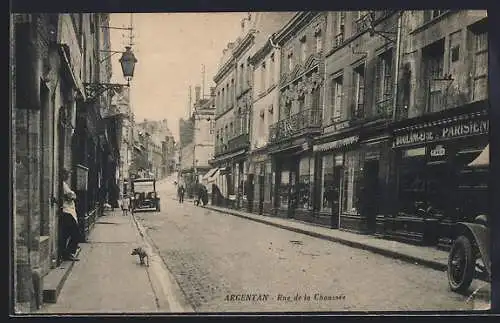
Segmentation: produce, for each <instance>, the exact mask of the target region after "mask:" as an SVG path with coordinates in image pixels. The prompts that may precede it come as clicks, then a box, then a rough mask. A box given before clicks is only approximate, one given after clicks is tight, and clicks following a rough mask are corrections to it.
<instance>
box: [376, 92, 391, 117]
mask: <svg viewBox="0 0 500 323" xmlns="http://www.w3.org/2000/svg"><path fill="white" fill-rule="evenodd" d="M392 104H393V100H392V96H389V97H385V98H383V99H381V100H378V101H377V102H376V103H375V115H376V116H378V117H384V118H388V117H392Z"/></svg>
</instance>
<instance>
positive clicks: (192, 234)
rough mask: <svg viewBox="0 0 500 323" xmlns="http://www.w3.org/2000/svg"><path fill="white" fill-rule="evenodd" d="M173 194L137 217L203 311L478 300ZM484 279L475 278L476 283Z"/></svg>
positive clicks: (455, 306) (430, 276)
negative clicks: (159, 207) (158, 207)
mask: <svg viewBox="0 0 500 323" xmlns="http://www.w3.org/2000/svg"><path fill="white" fill-rule="evenodd" d="M172 194H173V191H172V190H171V189H168V190H166V191H164V192H163V194H162V212H161V213H154V212H153V213H137V214H136V218H137V219H138V220H139V222H140V223H141V224H142V225H143V226H144V227H145V228H146V229H147V234H148V236H149V237H150V238H151V239H152V241H153V242H154V245H155V246H154V247H155V249H156V250H157V252H158V251H159V254H160V256H161V257H162V258H163V261H164V263H165V264H166V266H167V267H168V269H169V270H170V271H171V273H172V274H173V276H174V277H175V280H176V281H177V282H178V284H179V286H180V288H181V289H182V291H183V293H184V295H185V296H186V297H187V300H188V302H190V303H191V305H192V306H193V308H194V310H195V311H197V312H212V311H280V312H281V311H344V310H346V311H365V310H370V311H377V310H395V311H399V310H403V311H409V310H464V309H465V310H470V309H473V307H474V306H475V305H474V302H468V303H467V302H466V299H467V296H463V295H459V294H455V293H452V292H450V291H449V289H448V285H447V279H446V274H445V273H444V272H441V271H436V270H432V269H429V268H425V267H421V266H416V265H411V264H408V263H404V262H402V261H399V260H397V259H392V258H388V257H384V256H380V255H376V254H373V253H371V252H368V251H364V250H359V249H355V248H351V247H347V246H344V245H341V244H337V243H334V242H329V241H325V240H321V239H318V238H314V237H309V236H306V235H303V234H298V233H294V232H290V231H287V230H282V229H279V228H275V227H272V226H268V225H265V224H260V223H255V222H253V221H248V220H245V219H241V218H238V217H235V216H231V215H227V214H224V213H219V212H215V211H209V210H207V209H204V208H201V207H195V206H194V205H193V203H192V202H190V201H186V202H185V203H184V204H182V205H181V204H178V203H177V201H175V199H174V197H173V196H172ZM480 283H481V282H478V281H475V282H474V283H473V285H472V286H471V289H470V290H471V291H473V290H474V289H476V288H477V287H478V286H479V284H480ZM236 295H238V296H236ZM240 295H245V296H243V298H244V299H243V300H241V297H242V296H240ZM246 295H256V296H246ZM488 295H489V288H483V289H481V290H480V291H479V292H478V295H476V301H475V302H476V306H477V302H478V300H481V298H483V299H485V298H487V297H488ZM296 296H299V297H300V299H299V300H296V299H294V298H295V297H296ZM245 297H247V298H246V299H245ZM305 297H306V299H305ZM307 297H310V299H308V298H307Z"/></svg>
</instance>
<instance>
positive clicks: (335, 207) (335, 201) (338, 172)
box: [329, 166, 343, 229]
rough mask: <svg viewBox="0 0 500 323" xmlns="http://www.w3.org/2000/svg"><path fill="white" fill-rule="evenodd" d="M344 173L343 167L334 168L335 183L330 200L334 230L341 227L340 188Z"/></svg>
mask: <svg viewBox="0 0 500 323" xmlns="http://www.w3.org/2000/svg"><path fill="white" fill-rule="evenodd" d="M342 173H343V167H342V166H335V167H333V183H332V186H331V191H330V192H329V194H330V199H331V201H332V217H331V227H332V228H333V229H338V227H339V217H340V188H341V185H342V181H341V176H342Z"/></svg>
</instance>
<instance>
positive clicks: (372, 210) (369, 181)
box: [361, 159, 379, 233]
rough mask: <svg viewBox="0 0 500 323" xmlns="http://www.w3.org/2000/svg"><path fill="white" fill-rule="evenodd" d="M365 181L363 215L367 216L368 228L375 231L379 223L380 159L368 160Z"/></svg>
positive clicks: (372, 231)
mask: <svg viewBox="0 0 500 323" xmlns="http://www.w3.org/2000/svg"><path fill="white" fill-rule="evenodd" d="M364 172H365V175H364V183H363V187H362V190H361V207H362V211H361V215H362V216H364V217H366V220H367V229H368V231H369V232H370V233H374V232H375V229H376V225H377V213H378V206H379V205H378V201H379V183H378V172H379V161H378V160H376V159H374V160H366V161H365V163H364Z"/></svg>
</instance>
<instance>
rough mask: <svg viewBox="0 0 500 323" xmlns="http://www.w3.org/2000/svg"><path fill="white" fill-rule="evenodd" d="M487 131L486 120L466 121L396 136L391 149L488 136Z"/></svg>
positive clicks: (487, 123) (487, 122) (487, 124)
mask: <svg viewBox="0 0 500 323" xmlns="http://www.w3.org/2000/svg"><path fill="white" fill-rule="evenodd" d="M488 131H489V121H488V120H466V121H461V122H458V123H456V124H453V125H447V126H444V127H436V128H432V129H422V130H415V131H410V132H407V133H405V134H403V135H397V136H395V139H394V142H393V147H401V146H407V145H413V144H422V143H428V142H434V141H439V140H449V139H456V138H462V137H468V136H474V135H482V134H488Z"/></svg>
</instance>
